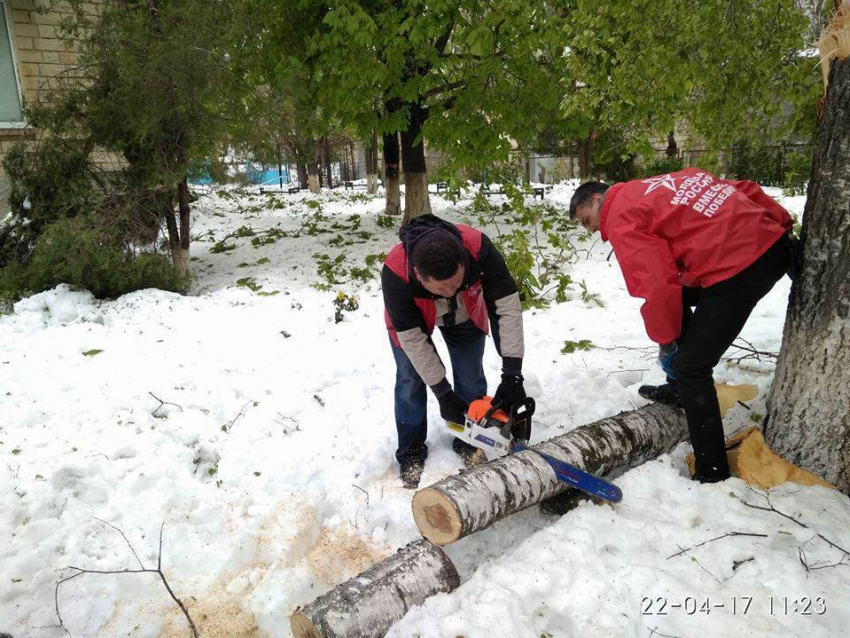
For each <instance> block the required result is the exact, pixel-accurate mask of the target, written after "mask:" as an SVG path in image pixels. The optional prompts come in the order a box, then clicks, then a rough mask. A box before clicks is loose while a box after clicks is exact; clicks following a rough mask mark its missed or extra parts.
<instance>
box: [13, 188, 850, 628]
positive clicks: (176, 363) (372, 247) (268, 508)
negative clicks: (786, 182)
mask: <svg viewBox="0 0 850 638" xmlns="http://www.w3.org/2000/svg"><path fill="white" fill-rule="evenodd" d="M571 192H572V187H571V186H570V185H560V186H556V187H555V189H554V190H553V191H552V192H550V193H547V201H554V202H555V203H558V204H560V205H563V206H566V202H568V200H569V196H570V194H571ZM769 192H770V193H771V194H772V195H774V196H777V197H778V196H779V195H780V193H779V192H778V191H777V190H773V189H771V190H770V191H769ZM494 201H498V198H494ZM782 201H783V203H784V205H786V206H787V207H788V208H789V210H791V211H792V212H796V213H798V214H799V213H801V212H802V208H803V198H789V199H783V200H782ZM432 203H433V206H434V209H435V212H437V213H438V214H441V215H444V216H445V217H447V218H448V219H451V220H453V221H461V220H462V219H463V215H464V212H463V211H464V208H465V206H466V205H467V204H468V203H469V202H468V201H461V202H459V203H458V204H452V203H450V202H447V201H445V200H443V199H442V198H437V197H433V199H432ZM382 209H383V202H382V200H381V199H380V198H377V199H373V198H370V197H367V196H365V195H363V193H362V191H360V192H356V193H354V194H352V193H350V192H349V193H341V192H334V193H331V194H323V195H321V196H318V197H317V196H312V195H305V194H296V195H282V196H278V197H272V198H270V197H269V196H263V197H253V198H247V197H244V196H238V195H236V194H234V193H229V194H227V193H221V194H215V193H210V194H209V195H206V196H204V197H202V198H201V199H200V200H199V201H198V202H197V203H196V204H195V207H194V211H195V212H194V222H193V223H194V227H193V228H194V235H195V239H196V241H194V243H193V249H192V250H193V255H194V256H195V257H193V268H194V272H195V274H196V281H195V283H194V287H193V292H192V294H191V295H188V296H180V295H175V294H171V293H165V292H160V291H153V290H148V291H142V292H138V293H135V294H131V295H127V296H125V297H122V298H120V299H117V300H115V301H110V302H103V303H101V302H96V301H94V300H93V299H92V298H91V296H90V295H89V294H87V293H86V292H78V291H71V290H69V289H67V288H66V287H59V288H57V289H54V290H51V291H48V292H45V293H42V294H40V295H36V296H34V297H31V298H29V299H25V300H23V301H21V302H19V303H18V304H17V305H16V306H15V309H14V312H13V313H12V314H9V315H7V316H3V317H0V415H2V417H1V418H0V538H2V539H3V543H2V545H0V633H2V632H4V631H5V632H8V633H10V634H11V635H12V636H14V638H21V637H33V638H53V637H59V636H63V635H65V634H64V632H63V631H62V629H61V628H60V627H58V619H57V614H56V607H55V602H54V588H55V586H56V583H57V581H59V580H60V579H62V578H63V577H67V576H70V575H73V573H74V572H73V571H71V570H69V569H67V568H68V567H69V566H76V567H80V568H83V569H93V570H104V571H110V570H121V569H139V568H140V564H141V565H144V567H145V568H154V567H155V566H156V561H157V557H158V551H159V531H160V526H161V525H162V524H163V523H164V535H163V543H162V567H163V570H164V572H165V574H166V575H167V578H168V580H169V583H170V585H171V587H172V588H173V590H174V592H175V594H176V595H177V596H178V597H180V598H181V599H182V600H183V601H184V602H185V603H186V605H187V606H188V607H189V609H190V611H191V613H192V616H193V617H194V620H195V622H196V624H197V625H198V628H199V630H200V631H201V634H202V635H203V636H238V637H249V636H274V637H284V638H285V637H287V636H289V635H290V632H289V621H288V618H289V615H290V613H291V612H292V611H293V610H294V609H295V607H296V606H297V605H300V604H304V603H306V602H309V601H311V600H312V599H314V598H315V597H316V596H318V595H320V594H321V593H323V592H325V591H327V590H328V589H330V588H332V587H333V586H335V585H336V584H338V583H340V582H342V581H343V580H345V579H347V578H349V577H351V576H352V575H354V574H357V573H358V572H360V571H361V570H363V569H364V568H366V567H368V566H370V565H371V564H373V563H374V562H376V561H378V560H380V559H382V558H384V557H386V556H388V555H389V554H390V553H392V552H394V551H395V550H396V549H397V548H399V547H401V546H403V545H405V544H407V543H408V542H409V541H411V540H414V539H416V538H417V537H418V534H417V531H416V527H415V525H414V522H413V517H412V515H411V512H410V499H411V495H412V494H411V492H410V491H408V490H405V489H403V488H402V487H401V484H400V482H399V480H398V478H397V475H396V466H395V464H394V460H393V451H394V449H395V443H396V438H395V430H394V421H393V415H392V389H393V380H394V364H393V361H392V356H391V354H390V349H389V346H388V341H387V335H386V331H385V329H384V326H383V317H382V303H381V297H380V289H379V286H378V283H377V280H376V279H371V280H370V281H368V282H366V283H363V281H362V280H358V281H360V283H357V282H355V281H352V280H351V278H350V276H349V275H348V274H346V275H344V276H343V275H340V274H339V270H340V269H341V268H343V269H350V268H351V267H352V266H357V267H359V268H371V269H372V271H373V272H374V273H375V274H377V272H378V269H379V268H380V264H381V261H380V259H379V258H377V257H372V258H371V260H367V255H378V254H380V253H382V252H386V251H387V250H389V248H390V247H391V246H392V245H393V243H394V241H395V239H394V238H395V232H396V230H395V228H384V227H382V226H379V225H378V222H379V221H381V220H382V218H380V217H379V214H380V213H381V212H382ZM335 225H336V227H334V226H335ZM242 227H245V229H243V230H241V231H239V232H236V231H237V229H240V228H242ZM273 229H278V230H277V231H275V230H273ZM299 229H300V230H299ZM487 230H488V232H490V231H493V230H494V229H492V228H490V229H487ZM280 231H283V232H280ZM234 233H235V235H236V236H231V237H229V238H226V236H228V235H232V234H234ZM296 233H300V236H299V237H297V238H296V237H293V236H292V235H294V234H296ZM357 233H360V235H358V234H357ZM351 237H354V238H355V239H356V241H357V242H358V243H356V244H354V245H345V240H346V238H351ZM225 238H226V239H225ZM222 240H224V241H223V242H222ZM231 246H232V248H231ZM213 247H216V248H213ZM211 249H213V250H211ZM609 250H610V248H609V247H608V246H607V245H603V244H602V243H601V242H596V243H595V244H594V245H593V248H592V250H591V251H590V254H589V256H587V257H585V256H584V255H582V257H581V258H580V259H579V260H578V261H577V262H576V263H575V264H574V265H572V266H571V267H570V274H571V276H572V278H573V280H574V281H576V282H581V281H585V282H586V284H587V287H588V289H589V291H590V292H591V293H595V294H598V295H599V297H600V299H601V300H602V302H603V303H604V308H602V307H599V306H598V305H597V304H595V303H593V302H590V303H586V302H585V301H583V300H582V296H581V291H580V289H579V287H578V286H577V285H575V286H573V288H572V291H571V293H570V299H569V301H567V302H566V303H563V304H559V305H553V306H552V307H551V308H549V309H546V310H541V311H533V312H527V313H526V315H525V329H526V342H527V353H528V355H527V358H526V362H525V371H526V377H527V383H526V387H527V389H528V391H529V393H530V394H531V395H533V396H535V397H536V398H537V404H538V417H539V418H538V419H537V421H536V425H535V431H534V437H533V438H534V439H535V440H541V439H545V438H549V437H551V436H554V435H557V434H560V433H562V432H563V431H566V430H569V429H571V428H573V427H575V426H577V425H580V424H582V423H587V422H590V421H594V420H596V419H599V418H602V417H605V416H608V415H611V414H615V413H617V412H619V411H622V410H625V409H630V408H634V407H637V406H639V405H642V404H643V403H644V401H643V400H642V399H641V398H640V397H639V396H638V394H637V387H638V386H639V385H640V384H641V383H646V382H653V381H659V380H660V379H661V378H662V373H661V372H660V370H659V369H658V368H657V367H656V366H655V364H654V361H653V359H654V350H653V349H652V348H650V346H652V344H651V343H650V342H649V341H648V339H647V337H646V335H645V333H644V331H643V327H642V323H641V320H640V316H639V314H638V308H639V305H640V301H639V300H634V299H631V298H630V297H628V295H627V293H626V291H625V286H624V284H623V282H622V277H621V274H620V272H619V268H618V266H617V264H616V260H615V259H614V258H613V257H612V258H611V260H610V261H608V260H606V258H607V257H608V254H609ZM343 253H344V254H345V255H346V257H345V258H344V263H343V264H342V265H341V266H336V267H334V266H333V262H334V260H335V259H336V257H337V256H338V255H340V254H343ZM314 254H324V255H327V256H328V258H327V259H324V260H322V258H317V257H314V256H313V255H314ZM317 260H318V261H319V262H322V263H325V264H326V265H325V267H324V272H325V273H328V272H330V273H331V279H336V280H338V281H342V282H343V283H340V284H332V285H329V286H326V288H328V287H329V289H324V290H323V289H317V288H316V287H311V284H315V283H325V284H327V283H328V278H327V277H322V276H321V275H320V274H319V273H318V271H317ZM367 261H368V262H369V263H370V264H371V265H368V266H367ZM334 273H335V274H334ZM362 275H363V277H368V275H367V274H366V272H365V271H363V272H362ZM788 290H789V286H788V283H787V281H783V282H782V283H781V284H780V285H778V286H777V287H776V289H775V290H774V291H773V292H772V293H771V294H770V295H769V297H768V298H766V299H765V300H764V301H763V302H762V303H761V304H760V305H759V307H758V308H757V309H756V311H755V313H754V315H753V317H752V318H751V320H750V322H749V324H748V325H747V327H746V330H745V332H744V335H743V336H744V337H745V338H746V339H748V340H749V341H751V342H752V343H753V344H754V345H755V346H756V347H757V348H758V349H760V350H769V351H777V350H778V349H779V345H780V339H781V331H782V324H783V319H784V314H785V304H786V300H787V295H788ZM338 291H343V292H345V293H348V294H356V295H357V296H358V297H359V309H358V310H354V311H346V312H344V319H343V321H341V322H340V323H335V322H334V306H333V300H334V298H335V296H336V294H337V292H338ZM566 340H570V341H580V340H590V341H591V342H592V343H593V344H594V345H595V346H597V347H596V348H594V349H592V350H589V351H577V352H574V353H572V354H562V353H561V349H562V347H563V346H564V342H565V341H566ZM437 341H438V343H439V345H440V347H441V348H442V343H441V341H440V340H439V339H437ZM603 348H607V349H603ZM446 360H447V358H446ZM485 369H486V371H487V375H488V378H489V379H490V382H491V384H492V385H493V387H495V382H496V381H497V379H498V374H499V359H498V357H497V356H496V353H495V350H494V349H493V348H492V343H490V345H488V350H487V353H486V355H485ZM771 370H772V368H771V365H770V364H769V363H768V364H766V363H760V362H756V361H743V362H741V364H740V365H738V364H732V363H723V364H721V366H720V367H719V368H718V370H717V372H716V376H717V378H718V380H721V381H724V382H726V383H754V384H756V385H757V386H758V387H759V389H760V390H761V395H760V396H759V398H758V399H757V400H755V401H754V402H752V403H751V404H750V407H751V411H750V412H748V411H747V410H745V409H744V408H742V407H738V408H735V409H733V410H732V411H731V412H730V413H729V415H727V419H726V421H727V431H732V430H735V429H737V428H740V427H741V426H743V425H746V424H748V423H751V422H752V421H751V415H760V414H763V413H764V396H765V393H766V391H767V389H768V387H769V384H770V380H771V376H770V375H771ZM432 408H436V404H435V403H432ZM431 412H432V414H431V417H430V419H431V420H430V424H429V427H430V438H429V445H430V451H431V453H430V456H429V459H428V464H427V467H426V469H425V473H424V476H423V479H422V484H423V485H427V484H429V483H432V482H434V481H436V480H438V479H440V478H442V477H443V476H445V475H447V474H450V473H453V472H455V471H457V470H458V469H459V468H460V467H461V463H460V460H459V459H458V458H457V457H456V456H455V455H454V454H453V453H452V451H451V449H450V439H449V436H448V435H447V434H445V433H443V432H442V431H441V423H440V421H439V418H438V417H437V411H436V409H433V410H432V411H431ZM753 419H758V417H757V416H755V417H753ZM688 451H689V447H688V446H686V445H682V446H680V447H679V448H677V449H676V450H675V451H674V452H673V453H672V454H671V455H669V456H665V457H662V458H661V459H659V460H658V461H657V462H651V463H647V464H646V465H644V466H642V467H640V468H637V469H634V470H632V471H630V472H628V473H626V474H625V475H623V476H622V477H620V478H618V479H617V480H616V483H617V484H618V485H619V486H620V487H621V488H622V490H623V492H624V495H625V496H624V500H623V502H622V503H621V504H618V505H617V506H615V507H608V506H597V505H592V504H585V505H583V506H581V507H579V509H577V510H575V511H574V512H571V513H570V514H568V515H566V516H564V517H562V518H560V519H558V518H554V517H549V516H546V515H543V514H541V513H540V511H539V509H538V508H536V507H535V508H531V509H529V510H527V511H525V512H522V513H520V514H517V515H515V516H513V517H510V518H509V519H507V520H505V521H503V522H501V523H499V524H497V525H495V526H493V527H492V528H490V529H488V530H485V531H483V532H481V533H478V534H476V535H474V536H472V537H470V538H467V539H464V540H463V541H461V542H459V543H457V544H456V545H454V546H450V547H448V548H447V553H448V554H449V556H450V557H451V558H452V560H453V561H455V563H456V564H457V566H458V568H459V570H460V572H461V577H462V581H463V582H462V585H461V587H460V589H459V590H457V591H456V592H454V593H452V594H448V595H440V596H437V597H435V598H433V599H431V600H430V601H428V602H427V603H426V605H425V606H424V607H422V608H419V609H415V610H412V611H411V612H410V613H408V615H407V616H406V617H405V618H404V619H403V620H402V621H401V622H399V623H398V624H397V625H396V626H395V627H394V628H393V630H392V631H391V634H390V635H391V636H394V637H396V638H401V637H410V636H421V637H422V638H426V637H428V638H430V637H433V638H438V637H439V638H452V637H453V636H465V637H466V638H484V637H505V638H507V637H522V638H525V637H527V638H546V637H552V638H566V637H568V636H582V637H583V638H590V637H594V636H605V637H606V638H607V637H611V636H628V637H632V636H634V637H648V636H653V635H656V636H660V635H667V636H677V637H680V638H693V637H695V636H720V635H723V636H753V637H761V636H764V637H767V636H806V638H818V637H822V636H844V635H846V628H847V626H848V625H850V603H848V600H850V597H848V594H850V567H848V566H847V564H846V563H845V564H843V565H840V566H838V567H834V568H832V567H830V568H824V569H817V570H812V571H811V572H807V571H806V570H805V569H804V567H803V565H802V563H801V560H800V558H801V554H800V552H801V548H802V551H803V552H805V557H806V559H807V560H808V562H809V564H810V565H818V564H819V565H831V564H834V563H837V562H838V561H839V560H840V558H841V554H840V552H838V551H837V550H834V549H832V548H830V547H829V546H828V545H827V544H826V543H825V542H824V541H823V540H820V539H819V538H817V537H816V536H815V534H816V532H819V533H820V534H823V535H824V536H825V537H826V538H828V539H830V540H832V541H833V542H835V543H837V544H838V545H841V546H843V547H848V546H850V531H848V530H850V502H848V500H847V499H846V497H844V496H842V495H840V494H838V493H834V492H831V491H829V490H825V489H823V488H816V487H815V488H802V487H798V486H789V487H782V488H779V489H776V490H774V491H773V492H772V494H771V503H773V505H774V506H775V507H776V508H777V509H779V510H781V511H783V512H785V513H787V514H789V515H792V516H794V517H796V518H798V519H799V520H801V521H803V522H805V523H806V524H807V525H808V526H809V528H808V529H804V528H802V527H799V526H797V525H795V524H794V523H792V522H791V521H789V520H788V519H785V518H783V517H781V516H779V515H777V514H774V513H771V512H762V511H757V510H752V509H749V508H746V507H745V506H744V505H743V504H742V502H743V501H749V502H753V503H757V504H759V505H764V504H765V501H764V499H763V497H761V496H760V495H758V494H756V493H754V492H752V491H751V490H749V489H748V488H747V487H746V486H745V485H744V484H743V483H742V482H741V481H740V480H737V479H732V480H730V481H727V482H725V483H722V484H719V485H697V484H694V483H692V482H691V481H689V480H688V478H687V475H686V470H685V465H684V457H685V454H686V453H687V452H688ZM118 530H120V532H119V531H118ZM121 532H123V534H124V535H125V536H126V541H125V539H124V538H123V537H122V533H121ZM728 532H747V533H758V534H766V535H767V536H766V537H749V536H740V537H728V538H724V539H722V540H718V541H716V542H712V543H708V544H705V545H703V546H701V547H698V548H695V549H693V550H691V551H688V552H687V553H685V554H682V555H679V556H677V557H674V558H668V557H670V556H671V555H673V554H675V553H677V552H679V551H680V549H682V548H689V547H693V546H695V545H697V544H699V543H702V542H704V541H707V540H709V539H712V538H715V537H718V536H722V535H723V534H726V533H728ZM128 542H129V544H131V545H132V547H133V549H134V551H135V554H136V555H137V557H136V555H134V553H133V552H132V551H131V550H130V549H129V547H128ZM58 605H59V610H60V612H61V615H62V619H63V620H64V624H65V627H66V628H67V629H68V630H69V631H70V632H71V634H72V635H73V636H75V637H77V638H78V637H83V636H105V637H108V636H131V637H139V638H141V637H157V636H168V637H170V636H188V635H190V634H189V630H188V627H187V625H186V621H185V619H184V618H183V616H182V615H181V614H180V611H179V609H178V608H177V606H176V605H175V604H174V603H173V601H171V599H170V598H169V597H168V594H167V592H166V591H165V588H164V587H163V584H162V582H161V581H160V580H159V578H158V577H157V576H156V575H155V574H117V575H88V574H87V575H83V576H80V577H78V578H75V579H74V580H72V581H69V582H67V583H65V584H63V585H62V587H61V589H60V591H59V596H58ZM721 605H722V606H721ZM771 606H772V610H771ZM820 612H823V613H820Z"/></svg>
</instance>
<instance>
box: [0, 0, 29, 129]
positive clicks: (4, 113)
mask: <svg viewBox="0 0 850 638" xmlns="http://www.w3.org/2000/svg"><path fill="white" fill-rule="evenodd" d="M7 4H8V3H7V2H3V0H0V127H4V126H5V127H8V126H10V125H11V126H20V125H22V124H23V119H24V118H23V114H22V113H21V90H20V86H19V84H18V73H17V70H16V69H15V58H14V53H13V47H12V32H11V30H10V29H9V20H8V15H7V12H6V8H7V7H6V5H7Z"/></svg>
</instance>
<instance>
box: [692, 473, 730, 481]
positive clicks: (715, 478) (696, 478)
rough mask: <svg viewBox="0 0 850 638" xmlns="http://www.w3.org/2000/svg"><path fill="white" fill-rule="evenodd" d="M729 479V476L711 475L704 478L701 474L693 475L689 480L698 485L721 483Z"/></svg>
mask: <svg viewBox="0 0 850 638" xmlns="http://www.w3.org/2000/svg"><path fill="white" fill-rule="evenodd" d="M729 477H730V475H729V474H711V475H705V476H703V475H702V474H694V475H693V476H692V477H691V480H692V481H698V482H699V483H722V482H723V481H725V480H726V479H728V478H729Z"/></svg>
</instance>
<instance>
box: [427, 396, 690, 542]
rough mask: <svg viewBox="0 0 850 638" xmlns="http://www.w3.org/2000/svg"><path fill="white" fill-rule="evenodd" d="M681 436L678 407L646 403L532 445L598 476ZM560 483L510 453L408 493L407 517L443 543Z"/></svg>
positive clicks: (537, 461) (529, 455)
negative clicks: (409, 512) (409, 507)
mask: <svg viewBox="0 0 850 638" xmlns="http://www.w3.org/2000/svg"><path fill="white" fill-rule="evenodd" d="M687 438H688V430H687V426H686V423H685V417H684V414H683V413H682V412H681V411H680V410H676V409H673V408H670V407H667V406H664V405H661V404H652V405H648V406H646V407H643V408H640V409H639V410H633V411H631V412H623V413H621V414H618V415H617V416H613V417H610V418H607V419H602V420H601V421H596V422H594V423H590V424H588V425H583V426H581V427H578V428H576V429H575V430H572V431H571V432H568V433H567V434H564V435H562V436H558V437H555V438H554V439H550V440H548V441H545V442H543V443H540V444H538V445H535V446H533V447H532V449H535V450H540V451H541V452H544V453H546V454H548V455H550V456H552V457H554V458H556V459H561V460H563V461H566V462H567V463H570V464H572V465H575V466H576V467H579V468H582V469H585V470H587V471H588V472H592V473H594V474H599V475H605V474H608V473H610V472H612V471H614V470H617V469H620V468H626V467H631V466H634V465H639V464H640V463H644V462H645V461H647V460H649V459H653V458H656V457H657V456H659V455H660V454H663V453H665V452H669V451H670V450H671V449H673V447H675V446H676V445H677V444H678V443H680V442H682V441H686V440H687ZM566 489H567V486H566V485H565V484H564V483H562V482H560V481H559V480H558V478H557V477H556V476H555V472H554V471H553V470H552V468H551V467H550V465H549V464H548V463H547V462H546V461H545V460H544V459H543V457H541V456H540V455H538V454H535V453H534V452H530V451H526V452H518V453H515V454H509V455H508V456H506V457H503V458H501V459H498V460H496V461H492V462H490V463H485V464H484V465H479V466H477V467H474V468H472V469H470V470H467V471H465V472H462V473H460V474H458V475H455V476H450V477H448V478H445V479H443V480H442V481H440V482H439V483H436V484H435V485H432V486H431V487H428V488H425V489H421V490H419V491H418V492H416V494H415V495H414V496H413V518H414V519H415V520H416V525H417V526H418V527H419V531H420V533H421V534H422V536H424V537H425V538H427V539H428V540H430V541H432V542H434V543H437V544H438V545H447V544H449V543H453V542H455V541H457V540H458V539H461V538H463V537H464V536H468V535H469V534H472V533H473V532H477V531H479V530H482V529H484V528H486V527H489V526H490V525H492V524H493V523H495V522H496V521H498V520H500V519H502V518H505V517H506V516H509V515H510V514H513V513H515V512H518V511H520V510H523V509H525V508H526V507H530V506H531V505H534V504H535V503H539V502H541V501H543V500H545V499H548V498H551V497H552V496H555V495H556V494H560V493H561V492H564V491H565V490H566ZM627 497H628V495H627Z"/></svg>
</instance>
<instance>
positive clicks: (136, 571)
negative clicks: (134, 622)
mask: <svg viewBox="0 0 850 638" xmlns="http://www.w3.org/2000/svg"><path fill="white" fill-rule="evenodd" d="M95 520H98V521H100V522H101V523H103V524H104V525H108V526H109V527H111V528H112V529H114V530H115V531H117V532H118V533H119V534H121V536H122V537H123V538H124V540H125V541H127V545H129V546H130V551H131V552H133V556H135V557H136V560H138V561H139V565H141V564H142V561H141V560H139V557H138V555H137V554H136V550H135V549H133V546H132V545H131V544H130V541H129V540H127V536H126V535H125V534H124V532H123V531H121V530H120V529H119V528H117V527H115V526H114V525H111V524H110V523H107V522H106V521H102V520H100V519H95ZM164 528H165V521H163V522H162V525H160V527H159V552H158V555H157V559H156V569H145V568H144V566H142V569H114V570H106V569H83V568H81V567H74V566H73V565H69V566H68V569H73V570H74V571H76V572H77V573H76V574H73V575H71V576H68V577H67V578H63V579H61V580H60V581H59V582H57V583H56V589H55V590H54V593H53V602H54V604H55V606H56V617H57V618H58V619H59V627H60V628H61V629H62V631H64V632H65V633H66V634H67V635H68V636H71V632H70V631H68V628H67V627H65V623H64V621H63V620H62V613H61V612H60V610H59V587H60V586H61V585H62V584H64V583H67V582H68V581H69V580H73V579H74V578H76V577H77V576H82V575H83V574H111V575H115V574H158V575H159V577H160V579H161V580H162V584H163V585H165V589H166V591H168V595H169V596H171V599H172V600H173V601H174V602H175V603H177V606H178V607H180V611H182V612H183V615H184V616H185V617H186V620H187V621H188V622H189V627H191V629H192V636H194V638H198V629H197V628H196V627H195V623H194V622H193V621H192V616H191V615H189V610H188V609H186V606H185V605H184V604H183V601H181V600H180V599H179V598H177V596H175V595H174V592H173V591H172V589H171V585H169V584H168V580H167V579H166V578H165V573H164V572H163V571H162V534H163V529H164Z"/></svg>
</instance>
